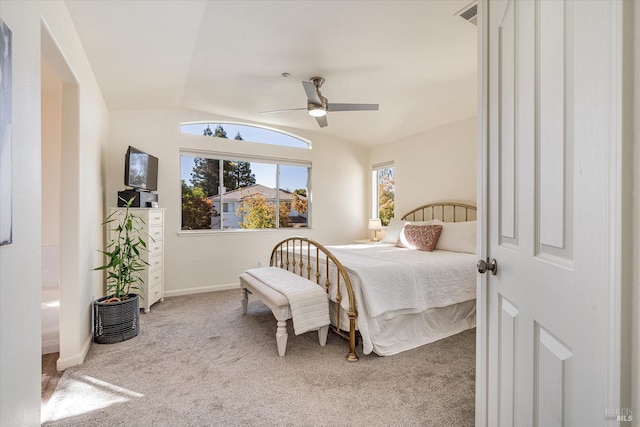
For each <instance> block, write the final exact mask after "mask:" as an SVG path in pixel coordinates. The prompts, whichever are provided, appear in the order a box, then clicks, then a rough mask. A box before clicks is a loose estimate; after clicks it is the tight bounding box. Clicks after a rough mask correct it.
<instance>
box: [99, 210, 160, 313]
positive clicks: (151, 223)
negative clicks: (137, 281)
mask: <svg viewBox="0 0 640 427" xmlns="http://www.w3.org/2000/svg"><path fill="white" fill-rule="evenodd" d="M124 210H125V209H124V208H111V209H110V211H109V213H110V214H111V213H112V212H123V213H124ZM129 210H130V211H131V212H132V213H133V214H135V215H137V216H139V217H141V218H142V219H143V220H144V222H145V227H146V229H145V233H144V235H145V236H144V237H143V239H144V240H145V242H147V249H148V251H142V257H143V259H144V260H145V261H146V262H148V263H149V265H148V266H146V268H145V271H143V272H141V273H140V277H141V278H142V280H143V281H144V283H143V284H142V285H141V286H140V288H141V289H140V290H139V291H137V293H139V294H140V295H141V296H142V298H141V299H140V306H141V307H143V308H144V312H145V313H148V312H149V311H150V309H151V306H152V305H153V304H154V303H156V302H158V301H163V300H164V209H159V208H130V209H129ZM111 233H113V232H110V235H109V239H110V240H111V239H112V237H113V236H111Z"/></svg>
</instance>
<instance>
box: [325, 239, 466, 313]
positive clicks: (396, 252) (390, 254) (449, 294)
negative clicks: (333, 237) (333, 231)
mask: <svg viewBox="0 0 640 427" xmlns="http://www.w3.org/2000/svg"><path fill="white" fill-rule="evenodd" d="M329 250H330V251H331V252H332V253H333V254H334V255H335V256H336V257H337V258H338V259H339V260H340V262H341V263H342V264H343V265H344V267H345V268H346V269H348V270H349V271H350V273H352V274H351V275H350V277H351V279H352V281H354V280H353V279H354V277H353V275H356V276H357V280H355V281H356V282H359V283H352V285H353V286H354V287H356V286H357V287H360V288H361V289H360V290H361V293H362V297H363V300H364V304H366V309H367V312H368V314H369V316H371V317H379V316H385V317H388V316H390V315H395V314H408V313H419V312H422V311H424V310H426V309H429V308H437V307H446V306H449V305H452V304H456V303H459V302H463V301H468V300H471V299H475V297H476V288H475V277H476V268H475V263H476V256H475V255H474V254H467V253H460V252H449V251H438V250H436V251H433V252H425V251H418V250H412V249H404V248H397V247H395V246H392V245H385V244H377V245H348V246H332V247H329Z"/></svg>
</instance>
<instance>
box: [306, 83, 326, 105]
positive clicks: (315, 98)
mask: <svg viewBox="0 0 640 427" xmlns="http://www.w3.org/2000/svg"><path fill="white" fill-rule="evenodd" d="M302 86H303V87H304V91H305V92H306V93H307V99H308V100H309V102H310V103H312V104H315V105H322V99H320V95H318V90H317V89H316V86H315V85H314V84H313V83H312V82H302Z"/></svg>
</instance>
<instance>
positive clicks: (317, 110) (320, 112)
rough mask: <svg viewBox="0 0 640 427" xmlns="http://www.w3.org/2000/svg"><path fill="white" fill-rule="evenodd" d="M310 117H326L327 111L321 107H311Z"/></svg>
mask: <svg viewBox="0 0 640 427" xmlns="http://www.w3.org/2000/svg"><path fill="white" fill-rule="evenodd" d="M309 115H310V116H312V117H324V116H326V115H327V110H325V109H324V108H322V107H319V106H313V107H311V106H310V107H309Z"/></svg>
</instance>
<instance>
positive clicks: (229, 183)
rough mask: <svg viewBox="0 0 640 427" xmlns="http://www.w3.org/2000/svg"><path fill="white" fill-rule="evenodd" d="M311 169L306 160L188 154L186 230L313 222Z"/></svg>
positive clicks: (183, 162) (184, 166)
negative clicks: (310, 193) (310, 204)
mask: <svg viewBox="0 0 640 427" xmlns="http://www.w3.org/2000/svg"><path fill="white" fill-rule="evenodd" d="M234 157H235V156H234ZM310 173H311V165H310V164H307V163H306V162H300V163H297V162H294V161H287V160H272V159H268V160H263V159H261V160H254V159H251V158H234V159H231V157H230V156H229V155H224V156H221V155H215V154H213V153H212V154H211V155H208V154H202V153H198V154H190V153H186V152H185V153H182V154H181V156H180V176H181V179H182V230H238V229H269V228H288V227H308V226H309V220H308V218H309V208H310V206H309V203H308V202H307V197H308V194H309V176H310ZM220 177H222V182H220V181H221V180H220Z"/></svg>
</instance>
